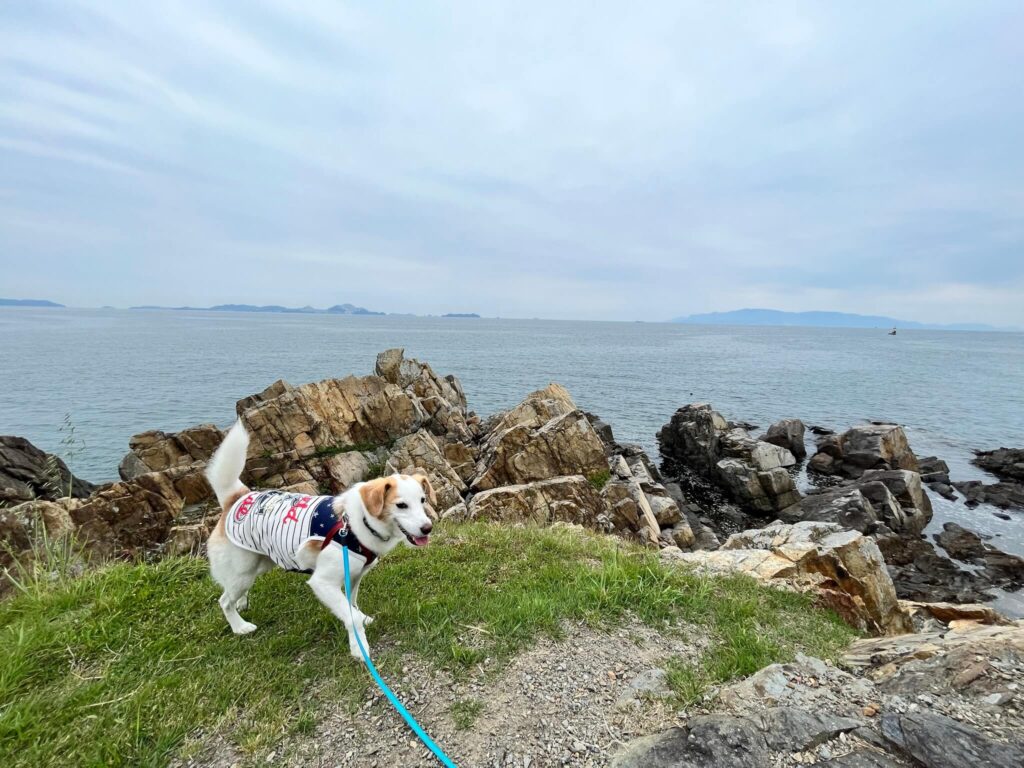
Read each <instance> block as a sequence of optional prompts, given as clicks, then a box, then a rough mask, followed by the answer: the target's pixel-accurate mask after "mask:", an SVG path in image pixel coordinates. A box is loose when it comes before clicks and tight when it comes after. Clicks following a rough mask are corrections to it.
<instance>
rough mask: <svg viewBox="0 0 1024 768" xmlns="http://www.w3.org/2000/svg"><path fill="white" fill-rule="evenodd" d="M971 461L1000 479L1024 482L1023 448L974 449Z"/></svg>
mask: <svg viewBox="0 0 1024 768" xmlns="http://www.w3.org/2000/svg"><path fill="white" fill-rule="evenodd" d="M973 463H974V464H975V465H977V466H979V467H981V468H982V469H984V470H986V471H988V472H991V473H992V474H993V475H995V476H996V477H998V478H999V479H1000V480H1004V481H1006V482H1018V483H1024V448H997V449H996V450H994V451H975V458H974V460H973Z"/></svg>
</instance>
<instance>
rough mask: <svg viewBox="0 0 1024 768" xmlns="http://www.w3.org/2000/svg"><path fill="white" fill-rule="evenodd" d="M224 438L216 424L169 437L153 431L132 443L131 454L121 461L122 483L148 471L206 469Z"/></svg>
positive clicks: (129, 443)
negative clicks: (190, 467)
mask: <svg viewBox="0 0 1024 768" xmlns="http://www.w3.org/2000/svg"><path fill="white" fill-rule="evenodd" d="M223 439H224V433H223V432H221V430H219V429H218V428H217V427H216V426H215V425H213V424H199V425H198V426H195V427H189V428H188V429H183V430H182V431H181V432H175V433H171V434H168V433H166V432H161V431H159V430H150V431H149V432H142V433H140V434H138V435H135V436H134V437H132V438H131V440H129V441H128V447H129V449H130V452H129V453H128V454H127V455H126V456H125V457H124V458H123V459H122V460H121V465H120V466H119V467H118V471H119V473H120V475H121V479H122V480H133V479H135V478H136V477H138V476H139V475H144V474H146V473H147V472H162V471H164V470H167V469H172V468H175V467H188V466H194V465H199V466H203V465H205V464H206V462H207V461H209V459H210V456H212V455H213V452H214V451H215V450H216V449H217V446H218V445H220V443H221V440H223Z"/></svg>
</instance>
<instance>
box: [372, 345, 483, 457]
mask: <svg viewBox="0 0 1024 768" xmlns="http://www.w3.org/2000/svg"><path fill="white" fill-rule="evenodd" d="M375 370H376V373H377V375H378V376H380V377H381V378H383V379H384V380H385V381H387V382H389V383H391V384H396V385H398V386H399V387H401V388H402V390H403V391H405V392H407V393H409V394H410V395H412V396H414V397H415V398H416V399H417V401H418V403H419V405H420V407H421V408H422V409H423V410H424V411H425V412H426V414H427V419H426V421H425V424H424V426H426V427H427V428H428V429H429V430H430V431H431V432H433V433H434V434H436V435H449V436H452V437H453V438H455V439H458V440H469V439H471V438H472V437H473V436H474V432H475V430H474V429H473V427H472V426H471V425H470V424H469V422H468V419H467V416H468V414H467V411H466V395H465V393H464V392H463V391H462V384H461V383H460V382H459V380H458V379H457V378H455V377H454V376H451V375H449V376H445V377H443V378H442V377H441V376H438V375H437V374H436V373H434V369H433V368H431V367H430V365H428V364H427V363H421V362H420V361H419V360H414V359H405V357H404V350H402V349H388V350H385V351H384V352H381V353H380V354H379V355H377V365H376V369H375Z"/></svg>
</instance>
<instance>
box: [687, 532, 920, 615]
mask: <svg viewBox="0 0 1024 768" xmlns="http://www.w3.org/2000/svg"><path fill="white" fill-rule="evenodd" d="M668 557H676V558H678V559H680V560H682V561H683V562H686V563H690V564H692V565H695V566H697V567H699V568H702V569H706V570H709V571H712V572H715V571H718V572H723V571H724V572H728V571H739V572H742V573H747V574H749V575H751V576H754V577H755V578H758V579H761V580H763V581H772V580H784V581H786V582H788V583H790V584H793V585H794V586H796V587H797V588H798V589H801V590H810V591H813V592H814V593H816V594H818V595H819V596H820V597H821V599H822V600H823V601H824V602H825V603H826V604H828V605H829V606H831V607H832V608H834V609H835V610H836V611H837V612H838V613H839V614H840V615H842V616H843V617H844V618H845V619H846V620H847V621H849V622H850V623H851V624H853V625H854V626H858V627H860V628H861V629H864V630H866V631H870V632H873V633H876V634H890V635H891V634H900V633H903V632H909V631H911V630H912V628H913V627H912V625H911V622H910V617H909V615H908V614H907V612H906V611H905V610H904V609H903V608H901V607H900V605H899V600H898V599H897V596H896V590H895V589H894V587H893V583H892V579H891V578H890V577H889V574H888V572H887V571H886V568H885V561H884V560H883V558H882V553H881V552H880V551H879V549H878V547H877V546H876V545H875V542H874V541H873V540H872V539H871V538H869V537H866V536H863V535H862V534H860V533H858V532H856V531H850V530H845V529H843V528H842V527H841V526H839V525H836V524H833V523H821V522H814V521H805V522H800V523H796V524H793V525H786V524H783V523H773V524H771V525H769V526H767V527H765V528H762V529H757V530H750V531H744V532H743V533H739V534H734V535H733V536H730V537H729V538H728V540H726V542H725V543H724V544H723V545H722V547H721V549H719V550H716V551H714V552H692V553H671V554H669V555H668Z"/></svg>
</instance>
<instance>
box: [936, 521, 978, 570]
mask: <svg viewBox="0 0 1024 768" xmlns="http://www.w3.org/2000/svg"><path fill="white" fill-rule="evenodd" d="M935 541H937V542H938V543H939V546H940V547H942V548H943V549H944V550H946V552H948V553H949V556H950V557H953V558H956V559H957V560H961V561H963V562H965V563H978V562H980V561H981V558H982V557H983V556H984V555H985V551H986V549H987V547H986V545H985V544H984V542H982V540H981V537H980V536H978V534H976V533H975V532H974V531H968V530H967V529H966V528H963V527H961V526H959V525H957V524H956V523H945V524H944V525H943V526H942V532H941V533H937V534H935Z"/></svg>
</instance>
